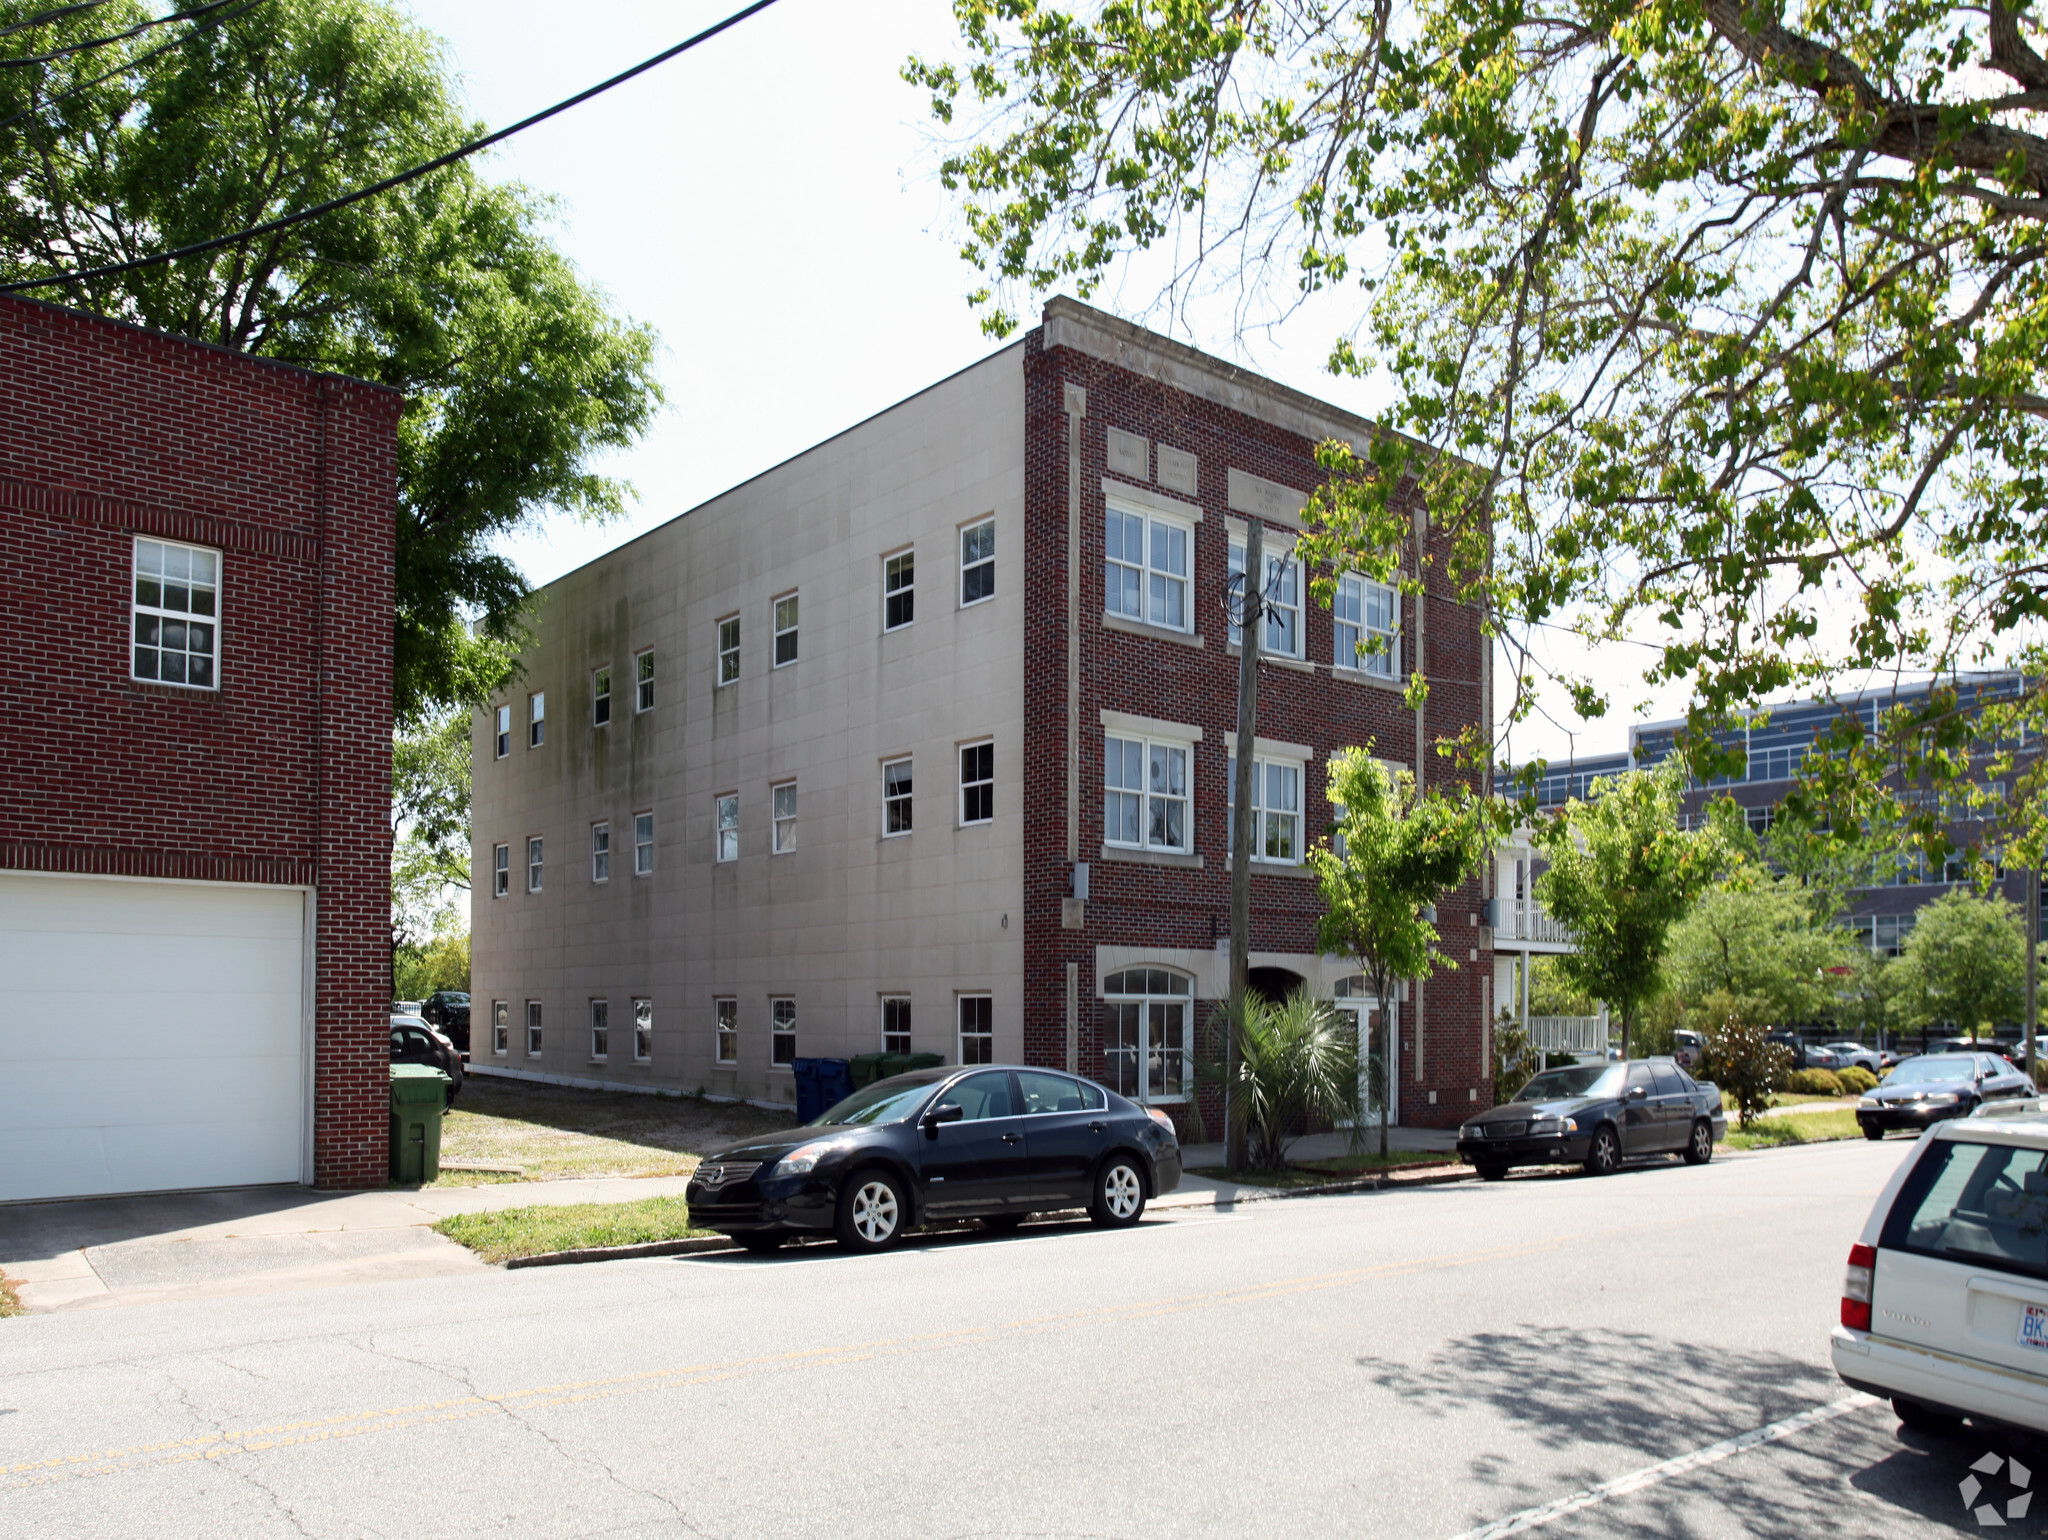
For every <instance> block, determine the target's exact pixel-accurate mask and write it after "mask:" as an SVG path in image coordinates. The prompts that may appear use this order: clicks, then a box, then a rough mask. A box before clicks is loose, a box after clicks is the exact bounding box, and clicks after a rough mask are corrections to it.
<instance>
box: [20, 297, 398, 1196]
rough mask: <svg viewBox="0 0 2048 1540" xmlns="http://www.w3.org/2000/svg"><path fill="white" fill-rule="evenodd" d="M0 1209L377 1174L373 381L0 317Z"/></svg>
mask: <svg viewBox="0 0 2048 1540" xmlns="http://www.w3.org/2000/svg"><path fill="white" fill-rule="evenodd" d="M0 395H4V399H5V402H6V411H5V413H4V414H0V510H4V514H0V517H4V519H5V525H6V530H7V536H8V540H7V544H8V552H7V561H6V564H5V568H4V572H5V589H4V593H5V613H6V616H7V625H6V628H5V635H4V637H0V681H4V683H0V698H4V701H5V711H6V713H7V726H6V731H5V733H4V735H0V1199H21V1198H40V1197H54V1196H66V1195H78V1194H93V1193H114V1192H135V1191H146V1190H167V1189H174V1188H195V1187H218V1186H237V1185H244V1184H253V1183H267V1182H317V1183H318V1184H320V1185H321V1186H328V1187H350V1186H367V1185H380V1184H381V1183H382V1182H383V1181H384V1180H385V1168H386V1154H385V1146H386V1111H385V1107H386V1101H387V1093H386V1089H385V1085H386V1080H387V1069H386V1066H387V1064H388V1061H389V1047H388V1040H387V1028H386V1017H387V1014H388V1008H389V1006H388V998H389V953H388V944H389V875H388V874H389V862H390V854H389V852H390V833H389V806H390V802H389V796H390V792H389V776H390V742H391V736H390V734H391V597H392V576H391V565H392V540H393V518H394V515H395V511H396V489H397V482H396V440H395V432H396V425H397V420H398V414H399V411H400V407H401V402H400V400H399V398H398V397H397V396H396V395H395V394H394V393H392V392H390V391H387V390H384V389H381V388H379V387H375V386H371V385H366V384H363V383H361V382H359V381H355V380H348V379H342V378H338V377H334V376H327V375H319V374H313V373H309V372H307V371H305V370H301V369H294V368H290V367H287V366H284V365H280V364H276V363H271V362H268V361H265V360H262V359H255V358H250V357H247V356H244V355H240V354H235V353H230V352H227V351H225V350H222V349H219V348H214V347H208V346H205V345H203V344H200V343H196V342H192V341H189V340H186V339H182V338H177V337H169V336H163V335H160V334H157V333H152V332H147V331H143V330H140V329H137V328H135V327H130V326H123V325H119V324H116V323H113V322H108V321H103V320H99V319H96V318H93V317H90V316H85V315H80V314H78V313H76V312H73V311H68V310H63V309H59V308H56V307H54V306H49V305H43V304H38V303H35V302H32V301H26V300H20V299H14V298H4V297H0Z"/></svg>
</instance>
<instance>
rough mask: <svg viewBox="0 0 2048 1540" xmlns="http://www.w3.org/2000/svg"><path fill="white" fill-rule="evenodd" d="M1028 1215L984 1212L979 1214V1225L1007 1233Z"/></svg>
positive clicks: (1028, 1216) (985, 1228)
mask: <svg viewBox="0 0 2048 1540" xmlns="http://www.w3.org/2000/svg"><path fill="white" fill-rule="evenodd" d="M1030 1217H1031V1216H1030V1215H1028V1214H984V1215H982V1216H981V1227H982V1228H983V1229H984V1230H995V1231H997V1232H999V1233H1000V1234H1003V1235H1007V1234H1009V1233H1010V1232H1011V1231H1012V1230H1014V1229H1016V1228H1017V1226H1019V1225H1021V1224H1022V1223H1024V1221H1025V1220H1026V1219H1028V1218H1030Z"/></svg>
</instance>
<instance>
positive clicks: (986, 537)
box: [960, 518, 996, 610]
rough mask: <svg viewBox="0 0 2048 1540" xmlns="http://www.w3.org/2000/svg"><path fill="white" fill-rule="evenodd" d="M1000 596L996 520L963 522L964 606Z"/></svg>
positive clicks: (961, 597)
mask: <svg viewBox="0 0 2048 1540" xmlns="http://www.w3.org/2000/svg"><path fill="white" fill-rule="evenodd" d="M995 596H996V521H995V520H994V519H992V518H988V519H976V520H975V521H974V522H973V523H972V524H963V525H961V526H960V608H962V609H963V610H964V609H966V608H967V606H968V605H970V604H979V603H981V601H982V600H984V599H993V598H994V597H995Z"/></svg>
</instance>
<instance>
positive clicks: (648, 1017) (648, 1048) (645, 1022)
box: [633, 1000, 654, 1064]
mask: <svg viewBox="0 0 2048 1540" xmlns="http://www.w3.org/2000/svg"><path fill="white" fill-rule="evenodd" d="M653 1057H654V1002H653V1001H652V1000H635V1001H634V1002H633V1062H634V1063H636V1064H645V1063H646V1062H647V1061H648V1060H649V1059H651V1058H653Z"/></svg>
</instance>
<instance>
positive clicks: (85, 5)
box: [0, 0, 107, 37]
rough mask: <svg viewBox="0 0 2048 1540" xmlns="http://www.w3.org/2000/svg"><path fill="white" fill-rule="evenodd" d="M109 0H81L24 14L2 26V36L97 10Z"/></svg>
mask: <svg viewBox="0 0 2048 1540" xmlns="http://www.w3.org/2000/svg"><path fill="white" fill-rule="evenodd" d="M106 3H107V0H81V3H80V4H78V5H66V6H60V7H59V8H58V9H56V10H54V11H44V12H42V13H41V14H40V15H37V16H24V17H23V18H22V19H21V20H20V21H15V22H9V23H8V24H7V25H6V26H4V27H0V37H11V36H13V35H14V34H15V33H17V32H26V31H27V30H28V29H29V28H30V27H40V26H41V25H42V24H43V23H44V22H46V21H62V20H63V19H64V18H65V17H67V16H76V15H77V14H78V13H79V12H80V11H96V10H98V9H99V8H100V7H101V6H103V5H105V4H106Z"/></svg>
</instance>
